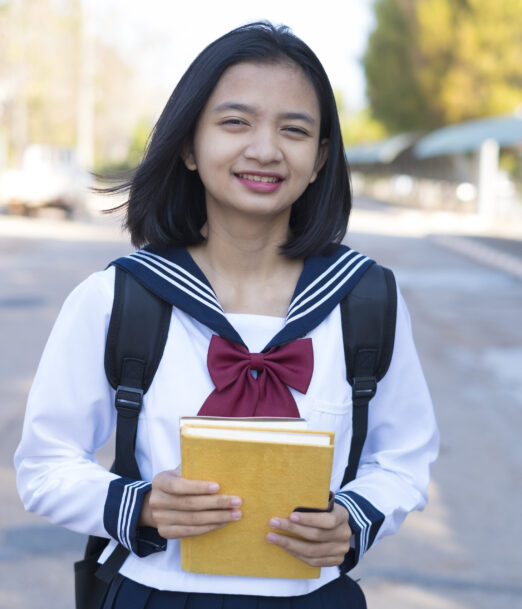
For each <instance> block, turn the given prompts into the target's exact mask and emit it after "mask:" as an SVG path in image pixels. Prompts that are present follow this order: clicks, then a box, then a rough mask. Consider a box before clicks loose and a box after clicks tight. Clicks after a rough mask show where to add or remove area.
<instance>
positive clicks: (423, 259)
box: [0, 202, 522, 609]
mask: <svg viewBox="0 0 522 609" xmlns="http://www.w3.org/2000/svg"><path fill="white" fill-rule="evenodd" d="M361 208H362V209H360V210H359V211H358V212H356V213H355V214H354V216H353V220H352V224H351V232H350V236H349V238H348V240H347V242H348V243H349V244H350V245H351V246H352V247H354V248H355V249H358V250H360V251H363V252H365V253H367V254H369V255H370V256H372V257H374V258H376V259H377V260H378V261H379V262H381V263H382V264H385V265H387V266H390V267H391V268H393V269H394V270H395V272H396V275H397V278H398V280H399V284H400V286H401V289H402V292H403V294H404V296H405V298H406V300H407V302H408V305H409V307H410V312H411V314H412V318H413V326H414V332H415V336H416V340H417V344H418V348H419V352H420V355H421V359H422V361H423V363H424V367H425V371H426V375H427V378H428V382H429V385H430V387H431V390H432V395H433V399H434V403H435V407H436V411H437V416H438V420H439V424H440V428H441V433H442V452H441V457H440V459H439V461H438V462H437V464H436V465H435V467H434V469H433V482H432V486H431V501H430V504H429V506H428V508H427V509H426V511H425V512H424V513H422V514H413V515H411V516H410V517H409V518H408V519H407V521H406V524H405V525H404V526H403V528H402V529H401V531H400V532H399V534H397V535H396V536H394V537H392V538H389V539H385V540H383V541H382V542H381V543H380V544H379V545H378V546H377V547H376V548H373V549H372V550H371V551H370V552H369V554H368V555H367V556H366V557H365V560H364V561H363V563H362V565H361V566H360V567H358V568H357V569H356V572H355V575H357V577H360V578H361V583H362V585H363V588H364V589H365V591H366V594H367V597H368V604H369V607H370V609H394V608H397V609H399V608H400V609H486V608H487V609H504V608H509V609H513V608H515V607H522V582H521V581H520V565H522V550H521V547H522V528H521V519H520V507H521V506H522V491H521V484H520V480H521V479H522V443H521V442H520V430H521V429H522V376H521V374H520V370H521V369H522V324H521V323H520V319H521V312H522V281H520V280H519V279H517V278H516V275H514V274H507V273H505V272H502V271H500V270H498V268H493V267H488V266H484V265H483V264H479V263H477V262H476V261H474V260H473V259H472V258H468V257H465V256H464V255H462V254H460V253H456V252H455V251H454V249H448V248H447V247H445V246H443V243H442V242H440V241H437V239H436V238H434V237H433V234H432V233H435V236H441V235H442V236H444V235H445V233H447V232H449V233H451V236H452V238H455V235H457V234H465V235H467V236H466V237H465V240H469V239H470V238H472V237H473V234H472V233H473V231H469V230H464V233H463V231H462V230H461V229H462V227H463V226H464V228H466V227H467V228H469V226H468V225H462V222H461V220H458V222H457V224H456V223H455V222H456V220H455V218H453V217H450V216H448V215H447V214H446V215H445V216H444V217H442V216H440V215H439V216H437V215H434V216H429V217H427V216H426V215H425V214H420V215H419V214H417V213H416V212H411V211H402V210H396V209H393V208H388V207H383V206H380V205H377V204H372V203H370V202H363V203H362V204H361ZM459 222H460V224H459ZM461 225H462V226H461ZM475 236H478V237H480V238H481V239H484V238H487V235H485V234H484V232H483V231H482V232H481V231H478V233H477V235H475ZM494 236H495V239H497V238H500V239H502V236H501V235H500V236H499V235H498V234H496V235H494ZM509 237H510V238H511V239H512V240H513V241H514V243H513V244H510V245H509V246H508V249H509V252H508V253H509V255H510V256H513V257H515V258H517V259H518V258H519V257H520V259H521V260H522V254H521V251H520V242H518V241H517V240H516V239H513V235H512V234H510V235H509ZM487 245H488V247H489V246H492V247H495V243H494V242H493V240H492V241H488V243H487ZM505 245H506V244H505V243H504V241H502V246H503V247H504V248H505ZM500 249H502V248H500ZM127 250H128V246H127V244H126V243H125V242H124V241H122V240H121V238H120V237H119V236H118V231H117V230H116V229H115V228H114V227H111V226H108V227H107V226H98V225H95V226H82V225H74V224H70V223H63V222H59V221H38V220H35V221H32V222H28V221H23V220H16V219H12V218H5V217H2V216H0V277H1V280H0V281H1V283H0V336H1V337H2V349H1V350H0V387H1V395H2V409H1V410H0V481H1V484H0V502H1V504H2V513H3V515H4V517H3V519H2V525H1V527H0V609H7V608H9V609H49V607H53V609H70V608H72V607H73V601H72V598H73V597H72V562H73V560H75V559H76V558H77V557H78V555H79V553H80V551H81V548H82V546H83V539H82V538H81V536H78V535H75V534H73V533H69V532H68V531H65V530H61V529H58V528H54V527H51V526H50V525H48V524H46V523H45V522H44V521H43V520H42V519H40V518H38V517H35V516H32V515H30V514H25V513H24V511H23V509H22V508H21V506H20V503H19V500H18V498H17V496H16V492H15V489H14V474H13V471H12V467H11V460H12V453H13V451H14V448H15V446H16V444H17V442H18V439H19V436H20V431H21V424H22V418H23V408H24V400H25V396H26V393H27V391H28V388H29V384H30V381H31V377H32V374H33V373H34V369H35V367H36V364H37V361H38V358H39V355H40V352H41V350H42V348H43V345H44V342H45V339H46V337H47V335H48V332H49V330H50V327H51V325H52V322H53V320H54V318H55V316H56V314H57V311H58V308H59V306H60V304H61V302H62V301H63V298H64V297H65V295H66V294H67V293H68V292H69V291H70V289H72V287H74V285H76V284H77V283H78V282H79V281H81V279H82V278H84V277H85V276H86V275H87V274H88V273H90V272H91V271H94V270H98V269H100V268H103V267H104V266H105V265H106V263H107V262H108V261H110V260H111V259H113V258H115V257H117V256H118V255H120V254H121V253H124V252H126V251H127ZM504 251H506V250H505V249H504ZM110 452H111V451H110V449H107V450H106V451H105V452H104V453H103V454H102V459H105V460H106V462H108V461H109V460H110ZM28 582H30V585H28Z"/></svg>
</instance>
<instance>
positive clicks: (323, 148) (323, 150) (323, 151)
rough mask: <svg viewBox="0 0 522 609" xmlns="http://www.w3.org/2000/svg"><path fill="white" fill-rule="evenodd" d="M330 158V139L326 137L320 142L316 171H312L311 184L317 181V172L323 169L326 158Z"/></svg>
mask: <svg viewBox="0 0 522 609" xmlns="http://www.w3.org/2000/svg"><path fill="white" fill-rule="evenodd" d="M327 158H328V139H327V138H325V139H323V140H321V143H320V144H319V150H318V152H317V158H316V160H315V165H314V171H313V173H312V177H311V178H310V184H311V183H312V182H315V180H316V178H317V174H318V173H319V172H320V171H321V169H322V168H323V167H324V164H325V163H326V159H327Z"/></svg>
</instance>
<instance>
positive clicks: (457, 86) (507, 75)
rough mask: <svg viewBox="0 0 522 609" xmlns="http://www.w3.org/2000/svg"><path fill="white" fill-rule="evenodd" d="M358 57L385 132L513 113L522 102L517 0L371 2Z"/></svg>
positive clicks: (520, 2)
mask: <svg viewBox="0 0 522 609" xmlns="http://www.w3.org/2000/svg"><path fill="white" fill-rule="evenodd" d="M375 15H376V22H377V23H376V28H375V30H374V31H373V33H372V34H371V35H370V38H369V41H368V46H367V49H366V52H365V55H364V58H363V65H364V69H365V73H366V80H367V96H368V100H369V102H370V106H371V109H372V112H373V115H374V116H375V118H376V119H377V120H380V121H381V122H382V123H384V124H385V125H386V127H387V128H388V129H389V130H390V131H391V132H400V131H410V130H414V129H433V128H437V127H440V126H443V125H446V124H450V123H456V122H460V121H463V120H468V119H473V118H479V117H482V116H489V115H495V114H503V113H508V112H512V111H513V110H514V109H515V108H516V107H517V105H519V104H521V103H522V61H521V57H522V29H521V27H520V16H521V15H522V0H495V1H494V2H493V1H487V2H486V1H484V0H376V2H375Z"/></svg>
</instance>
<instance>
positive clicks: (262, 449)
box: [181, 423, 333, 578]
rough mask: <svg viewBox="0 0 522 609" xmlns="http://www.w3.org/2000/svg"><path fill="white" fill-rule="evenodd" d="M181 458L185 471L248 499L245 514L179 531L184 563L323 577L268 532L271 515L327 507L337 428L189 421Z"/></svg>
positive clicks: (224, 570) (219, 570)
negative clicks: (213, 526) (206, 528)
mask: <svg viewBox="0 0 522 609" xmlns="http://www.w3.org/2000/svg"><path fill="white" fill-rule="evenodd" d="M216 430H217V431H216ZM205 436H207V437H205ZM181 458H182V475H183V477H186V478H192V479H196V480H212V481H216V482H218V483H219V485H220V487H221V490H220V492H222V493H224V494H231V495H238V496H239V497H241V498H242V500H243V504H242V506H241V508H240V509H241V511H242V513H243V517H242V518H241V520H239V521H237V522H231V523H228V524H227V525H226V526H224V527H223V528H221V529H218V530H216V531H212V532H210V533H206V534H204V535H200V536H197V537H185V538H182V539H181V568H182V569H184V570H186V571H191V572H194V573H212V574H218V575H244V576H252V577H278V578H281V577H282V578H315V577H319V575H320V568H319V567H311V566H309V565H307V564H306V563H304V562H302V561H300V560H299V559H297V558H295V557H293V556H291V555H290V554H288V553H287V552H285V551H284V550H283V549H282V548H280V547H278V546H276V545H273V544H270V543H268V542H267V541H266V539H265V536H266V534H267V533H268V531H269V530H270V527H269V524H268V522H269V520H270V518H272V517H274V516H280V517H287V516H289V515H290V514H291V512H292V511H293V510H294V509H295V508H296V507H300V506H305V507H309V508H315V509H319V510H321V509H326V508H327V505H328V497H329V486H330V476H331V469H332V458H333V433H331V432H314V431H305V430H288V429H286V430H274V429H256V428H254V429H252V428H250V427H248V428H223V427H219V428H218V427H212V426H211V425H208V426H199V425H198V426H191V425H190V424H189V423H185V424H184V425H183V426H182V429H181ZM279 533H281V532H280V531H279Z"/></svg>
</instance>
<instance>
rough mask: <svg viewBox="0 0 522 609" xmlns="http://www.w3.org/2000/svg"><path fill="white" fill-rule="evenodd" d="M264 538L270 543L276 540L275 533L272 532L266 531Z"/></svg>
mask: <svg viewBox="0 0 522 609" xmlns="http://www.w3.org/2000/svg"><path fill="white" fill-rule="evenodd" d="M266 540H267V541H269V542H270V543H275V542H276V541H277V535H274V533H267V535H266Z"/></svg>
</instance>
